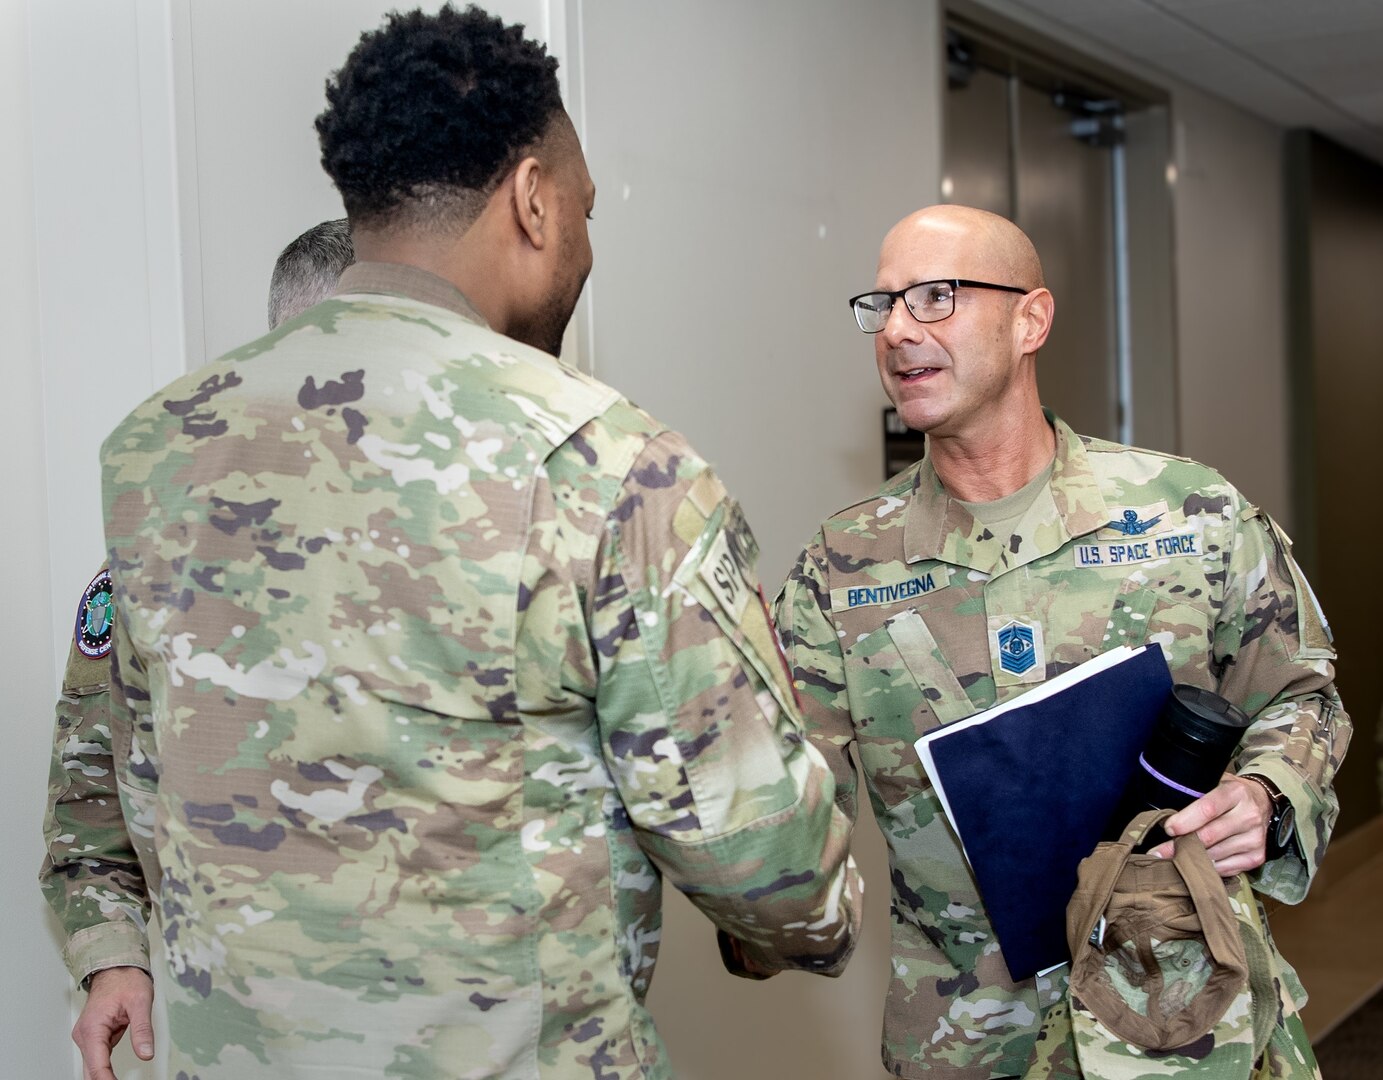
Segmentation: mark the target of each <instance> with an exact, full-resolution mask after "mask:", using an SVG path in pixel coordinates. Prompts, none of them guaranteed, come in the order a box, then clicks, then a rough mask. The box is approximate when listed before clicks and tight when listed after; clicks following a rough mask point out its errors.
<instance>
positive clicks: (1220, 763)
mask: <svg viewBox="0 0 1383 1080" xmlns="http://www.w3.org/2000/svg"><path fill="white" fill-rule="evenodd" d="M1248 726H1249V718H1248V717H1247V716H1246V715H1245V714H1244V712H1243V710H1242V709H1240V708H1238V707H1237V706H1236V705H1233V704H1231V703H1230V702H1228V701H1226V700H1225V699H1224V698H1222V697H1220V695H1219V694H1216V693H1214V692H1213V691H1210V690H1202V689H1200V688H1199V687H1197V686H1188V685H1187V684H1185V683H1178V684H1177V685H1176V686H1174V687H1172V692H1171V694H1169V695H1168V696H1167V704H1166V705H1164V706H1163V708H1162V714H1161V716H1159V717H1158V720H1157V723H1156V724H1155V725H1154V727H1153V730H1152V734H1151V735H1150V736H1148V742H1147V744H1146V745H1145V746H1144V747H1143V752H1142V754H1140V755H1139V757H1138V765H1137V767H1136V768H1135V769H1134V770H1133V776H1132V777H1130V779H1129V782H1128V786H1127V787H1126V788H1124V794H1123V796H1122V797H1121V798H1120V800H1119V805H1118V806H1117V807H1116V808H1115V811H1114V813H1113V815H1111V817H1110V819H1109V825H1108V827H1107V828H1106V830H1105V836H1106V839H1110V840H1117V839H1118V838H1119V834H1120V833H1122V832H1123V831H1124V828H1125V826H1127V825H1128V823H1129V822H1130V821H1131V820H1132V819H1133V818H1134V816H1135V815H1137V814H1140V813H1142V812H1143V811H1144V810H1164V809H1166V810H1180V809H1181V808H1182V807H1183V806H1187V805H1189V804H1190V803H1192V802H1194V801H1195V800H1196V799H1198V798H1200V797H1201V796H1202V795H1205V794H1206V793H1207V792H1209V791H1211V790H1212V789H1213V788H1215V787H1216V786H1217V785H1218V784H1219V783H1220V777H1221V776H1223V775H1224V771H1225V768H1226V766H1228V765H1229V762H1230V759H1231V758H1232V757H1233V756H1234V750H1235V748H1236V747H1237V746H1238V745H1239V740H1240V739H1242V738H1243V737H1244V729H1245V728H1247V727H1248ZM1156 832H1157V833H1158V834H1159V835H1158V836H1157V837H1149V838H1148V839H1147V841H1145V843H1144V844H1143V845H1141V846H1142V847H1143V848H1145V849H1146V848H1149V847H1153V846H1155V845H1156V844H1158V843H1160V842H1161V841H1163V840H1165V839H1166V838H1167V837H1166V835H1165V834H1164V833H1162V830H1161V829H1160V828H1159V829H1157V830H1156Z"/></svg>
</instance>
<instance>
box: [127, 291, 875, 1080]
mask: <svg viewBox="0 0 1383 1080" xmlns="http://www.w3.org/2000/svg"><path fill="white" fill-rule="evenodd" d="M468 313H470V308H469V306H468V305H467V304H466V302H465V299H464V297H462V296H461V294H460V293H458V292H456V290H455V289H452V288H451V287H450V286H449V285H447V284H446V283H445V282H442V281H440V280H439V279H436V278H433V277H431V276H430V275H427V274H424V273H422V272H421V271H416V270H411V269H407V268H401V267H384V266H381V265H378V264H374V265H370V264H357V265H356V266H355V267H353V268H351V269H350V270H347V271H346V273H345V275H343V277H342V281H341V286H340V292H339V294H338V295H337V296H336V297H335V298H333V299H331V300H328V301H326V302H324V303H323V304H320V305H318V306H317V307H315V308H312V309H310V310H309V311H308V312H306V313H305V314H304V315H302V316H300V317H299V318H298V319H296V320H294V321H291V322H289V323H285V324H284V325H283V326H281V327H280V328H279V329H278V330H277V331H276V332H273V333H271V334H269V335H268V336H267V337H264V338H262V339H260V340H258V341H256V342H254V343H252V344H250V345H247V346H245V347H243V348H241V349H239V350H237V351H235V352H233V353H231V354H229V355H228V356H226V357H225V358H223V359H221V360H219V361H217V362H216V363H214V364H212V365H210V366H209V367H207V368H204V369H202V370H199V371H197V372H195V373H193V374H191V375H189V376H187V377H185V378H183V379H181V380H179V381H178V382H175V383H174V384H172V385H171V386H170V387H168V388H167V389H166V390H165V391H163V392H162V393H160V394H157V395H155V396H154V397H153V398H151V399H150V400H149V401H148V402H146V403H145V404H144V405H142V406H141V407H140V408H138V409H136V410H135V412H134V413H132V414H131V415H130V416H129V417H128V418H127V419H126V420H125V421H124V422H123V423H122V424H121V425H120V426H119V427H118V428H117V429H116V431H115V432H114V433H113V434H112V435H111V436H110V438H109V439H108V440H107V441H106V443H105V446H104V448H103V451H102V460H103V469H104V471H103V486H104V494H105V512H106V536H107V542H108V545H109V549H110V555H111V569H112V575H113V578H114V582H115V591H116V607H117V612H118V618H117V623H116V637H115V652H114V656H115V663H114V667H113V681H112V695H111V696H112V704H111V727H112V735H113V750H114V754H115V759H116V762H117V763H118V766H119V768H120V773H121V781H122V789H121V795H122V800H123V801H124V805H125V812H126V814H127V816H134V817H136V818H137V817H140V816H142V815H144V814H146V813H147V814H150V815H151V816H152V818H153V820H154V829H153V835H152V841H151V842H150V843H149V844H148V845H146V846H143V847H141V850H140V856H141V861H142V863H143V865H144V868H145V873H146V876H147V877H148V879H149V880H150V881H151V882H157V887H156V888H155V889H154V890H153V892H154V895H155V900H156V904H157V906H158V909H159V914H160V921H161V925H162V929H163V934H164V939H165V944H166V952H167V957H168V965H169V970H168V976H169V978H168V980H167V981H168V982H169V983H170V984H171V985H170V987H169V993H168V1015H169V1025H170V1034H171V1041H172V1043H173V1046H172V1054H171V1056H172V1067H171V1069H170V1075H172V1076H176V1077H179V1078H187V1080H213V1078H234V1080H246V1078H252V1077H282V1076H290V1075H291V1076H308V1075H311V1076H319V1075H320V1076H327V1075H330V1076H333V1077H348V1076H349V1077H372V1078H377V1077H414V1078H433V1077H448V1078H452V1077H464V1078H479V1077H486V1078H491V1077H493V1078H501V1077H502V1078H520V1077H523V1078H537V1077H577V1076H589V1077H592V1078H600V1080H621V1078H625V1077H629V1078H632V1077H639V1078H641V1080H643V1078H658V1077H667V1076H670V1075H671V1069H670V1065H669V1062H668V1060H667V1055H666V1052H665V1050H664V1048H663V1046H662V1044H661V1042H660V1040H659V1038H658V1035H657V1033H656V1032H655V1030H654V1027H653V1024H652V1021H651V1018H650V1016H649V1014H648V1012H647V1011H646V1009H645V1007H644V997H645V994H646V992H647V990H648V986H649V980H650V978H651V976H652V972H653V966H654V961H655V959H656V957H657V952H658V942H659V932H660V916H659V911H660V896H661V886H662V880H663V877H664V876H666V877H667V878H668V879H669V880H670V881H671V882H672V883H673V884H675V885H676V886H677V887H679V888H681V889H683V890H684V891H685V892H686V893H687V894H688V895H689V896H690V897H691V899H692V901H693V902H694V903H695V904H696V905H697V906H698V907H699V908H700V909H701V910H702V911H703V912H705V913H706V914H707V915H708V916H709V917H710V918H711V919H712V920H713V921H714V922H715V923H716V924H717V926H719V927H720V928H722V929H724V930H726V931H727V932H728V933H730V934H732V935H733V936H734V937H735V938H736V939H738V940H739V941H740V942H741V943H742V947H743V948H744V949H745V950H746V953H747V954H748V955H750V956H751V957H752V958H753V960H754V961H755V962H756V963H760V964H763V965H765V966H769V967H776V968H789V967H795V968H802V969H807V970H814V971H820V972H825V973H834V972H837V971H838V970H839V969H840V968H841V967H842V966H843V964H844V962H845V960H846V958H847V956H848V954H849V952H850V949H851V947H852V944H853V940H854V933H855V929H856V927H857V925H858V911H859V895H858V894H859V883H858V876H857V874H856V871H855V869H854V867H853V864H852V863H851V862H850V860H849V856H848V853H847V849H848V834H849V824H848V821H847V820H846V819H845V817H844V816H843V815H842V814H841V813H840V812H839V811H838V810H836V809H835V807H834V795H835V792H834V784H833V780H832V776H831V773H830V771H829V769H827V768H826V767H825V764H824V763H823V762H822V760H821V758H820V755H819V754H818V753H817V752H816V751H815V750H814V749H813V748H812V747H811V744H810V743H809V742H808V741H807V740H806V739H805V737H804V734H803V731H802V727H801V724H800V720H799V718H798V715H797V712H796V709H795V706H794V704H793V698H792V692H791V689H790V687H789V685H788V680H787V674H786V669H785V667H784V665H783V663H782V659H781V657H780V655H779V654H778V652H777V649H776V643H775V641H774V638H773V634H772V629H771V626H770V624H769V622H768V615H767V610H766V608H765V606H764V604H763V601H762V599H761V594H760V593H759V591H758V588H757V581H756V579H755V576H754V570H753V563H754V559H755V557H756V554H757V550H756V547H755V544H754V540H753V537H752V535H751V534H750V532H749V530H748V528H747V526H746V525H745V523H744V520H743V517H742V516H741V515H740V513H739V510H738V507H737V505H736V504H735V503H734V502H733V501H732V500H731V499H730V498H729V497H728V496H727V495H726V493H725V489H724V488H723V487H722V486H721V484H720V482H719V480H717V479H716V477H715V475H714V474H713V473H712V472H711V471H710V469H709V468H708V466H707V465H706V463H705V462H704V461H703V460H702V459H701V458H699V457H698V456H697V455H696V454H695V452H694V451H692V450H691V448H690V447H689V446H688V445H687V443H686V442H685V441H684V440H683V439H682V438H681V437H680V436H678V435H677V434H675V433H673V432H670V431H668V430H667V429H665V428H663V427H661V426H660V425H659V424H657V422H656V421H654V420H653V419H652V418H651V417H649V416H648V415H647V414H646V413H644V412H642V411H641V410H639V409H637V408H635V407H634V406H632V405H630V404H629V403H628V402H626V401H625V400H623V399H622V398H620V397H619V395H618V394H616V393H615V392H614V391H612V390H610V389H609V388H608V387H605V386H602V385H601V384H599V383H597V382H595V381H594V380H591V379H587V378H586V377H584V376H582V375H580V374H579V373H577V372H574V371H572V370H570V369H567V368H565V367H563V366H562V365H560V364H558V363H557V362H556V361H554V360H553V359H552V358H551V357H549V356H547V355H546V354H543V353H539V352H537V351H535V350H532V349H529V348H527V347H526V346H523V345H520V344H519V343H517V342H515V341H512V340H510V339H507V338H504V337H502V336H501V335H499V334H496V333H494V332H493V331H490V330H489V329H487V328H486V327H485V326H484V325H483V324H482V323H480V322H479V321H478V320H477V319H476V318H475V317H474V316H473V315H471V316H469V317H468ZM710 943H711V939H710V935H709V934H708V937H707V944H708V947H709V946H710Z"/></svg>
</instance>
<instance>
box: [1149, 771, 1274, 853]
mask: <svg viewBox="0 0 1383 1080" xmlns="http://www.w3.org/2000/svg"><path fill="white" fill-rule="evenodd" d="M1271 816H1272V803H1271V801H1270V800H1269V799H1268V793H1267V792H1266V791H1264V790H1263V787H1262V785H1261V784H1256V783H1254V782H1253V781H1252V780H1243V779H1240V778H1239V777H1237V776H1234V775H1233V774H1232V773H1225V774H1224V777H1223V779H1221V780H1220V783H1219V786H1218V787H1216V788H1215V790H1214V791H1211V792H1209V793H1208V794H1206V795H1203V796H1201V797H1200V798H1199V799H1197V800H1196V801H1195V802H1193V803H1192V804H1191V805H1190V806H1186V807H1183V808H1182V809H1180V810H1178V811H1177V812H1176V813H1175V814H1173V815H1172V816H1171V817H1169V818H1168V819H1167V820H1166V821H1165V822H1163V826H1162V827H1163V828H1164V829H1165V830H1166V832H1167V835H1168V836H1185V835H1186V834H1187V833H1195V834H1196V835H1197V836H1198V837H1200V841H1201V843H1202V844H1204V845H1205V850H1206V851H1207V852H1209V853H1210V858H1211V859H1212V860H1213V861H1214V863H1215V872H1216V873H1218V874H1219V875H1220V876H1221V877H1226V878H1228V877H1233V876H1234V875H1235V874H1240V873H1243V872H1244V871H1245V870H1253V869H1256V868H1257V867H1260V866H1262V865H1263V862H1264V860H1265V859H1266V858H1267V848H1266V844H1267V837H1268V818H1269V817H1271ZM1152 854H1154V855H1156V856H1157V857H1158V858H1160V859H1170V858H1171V857H1172V845H1171V844H1170V843H1166V844H1160V845H1158V846H1157V847H1155V848H1153V850H1152Z"/></svg>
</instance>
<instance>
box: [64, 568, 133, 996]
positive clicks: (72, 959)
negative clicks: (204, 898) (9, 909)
mask: <svg viewBox="0 0 1383 1080" xmlns="http://www.w3.org/2000/svg"><path fill="white" fill-rule="evenodd" d="M102 569H103V570H104V567H103V568H102ZM98 576H99V574H98ZM147 825H148V823H147V822H146V823H135V824H134V826H133V827H134V828H146V829H147ZM43 838H44V842H45V844H46V846H47V855H46V857H45V858H44V860H43V868H42V869H41V870H40V871H39V881H40V883H41V885H42V887H43V895H44V897H45V898H46V899H47V900H48V903H49V905H50V906H51V907H52V908H53V911H54V912H55V913H56V914H57V916H58V920H59V921H60V922H61V924H62V928H63V932H64V933H65V934H66V939H67V940H66V945H65V946H64V948H63V960H64V961H65V962H66V964H67V969H68V971H70V972H71V973H72V978H73V979H74V980H76V981H77V982H78V983H79V984H82V983H85V981H86V980H87V978H89V977H90V976H91V975H92V974H94V973H95V972H97V971H100V970H101V969H102V968H108V967H117V966H119V965H122V964H127V965H130V966H133V967H140V968H143V969H144V970H145V971H148V970H149V950H148V946H147V944H146V943H145V926H146V922H147V919H148V914H149V899H148V892H147V890H146V888H145V884H144V874H143V872H142V870H141V869H140V865H139V859H138V857H137V856H136V854H135V850H134V847H133V845H132V843H131V841H130V827H128V826H126V824H125V819H124V816H123V815H122V814H121V812H120V794H119V791H118V790H117V786H116V776H115V768H114V763H113V761H112V759H111V746H110V659H109V657H108V656H105V657H99V658H93V657H89V656H86V655H84V654H83V653H82V652H81V651H80V650H79V649H78V648H77V646H76V644H73V646H72V647H71V649H70V650H69V652H68V658H67V667H66V670H65V671H64V673H63V679H62V696H61V697H59V698H58V704H57V709H56V720H55V723H54V726H53V757H52V763H51V766H50V769H49V777H48V807H47V812H46V813H45V815H44V820H43Z"/></svg>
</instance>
